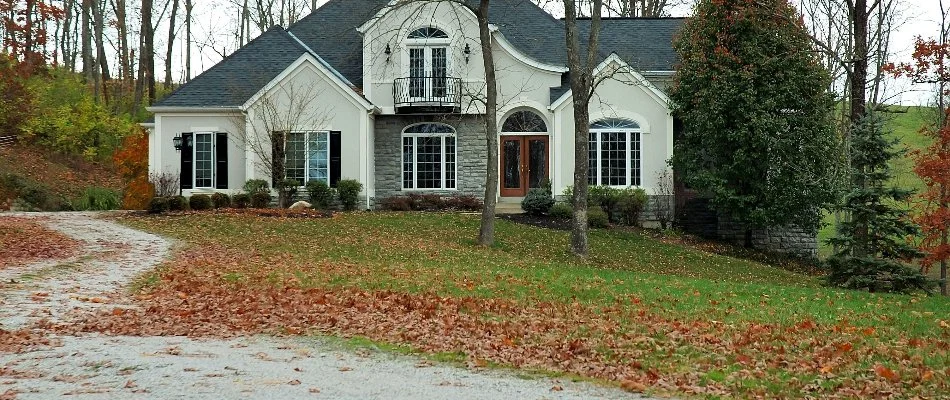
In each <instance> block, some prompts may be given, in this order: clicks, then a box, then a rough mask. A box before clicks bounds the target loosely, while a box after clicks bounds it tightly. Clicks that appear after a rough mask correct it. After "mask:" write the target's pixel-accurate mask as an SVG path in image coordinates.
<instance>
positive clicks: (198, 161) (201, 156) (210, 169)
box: [194, 132, 214, 188]
mask: <svg viewBox="0 0 950 400" xmlns="http://www.w3.org/2000/svg"><path fill="white" fill-rule="evenodd" d="M194 151H195V158H194V160H195V186H194V187H195V188H211V187H213V185H214V134H213V133H211V132H197V133H195V147H194Z"/></svg>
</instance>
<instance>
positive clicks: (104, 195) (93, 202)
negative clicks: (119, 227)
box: [73, 187, 122, 211]
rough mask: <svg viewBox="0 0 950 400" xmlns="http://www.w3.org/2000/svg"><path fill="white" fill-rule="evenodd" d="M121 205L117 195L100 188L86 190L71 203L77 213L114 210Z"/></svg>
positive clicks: (109, 190) (110, 190)
mask: <svg viewBox="0 0 950 400" xmlns="http://www.w3.org/2000/svg"><path fill="white" fill-rule="evenodd" d="M121 205H122V201H121V200H120V199H119V194H118V193H116V192H115V191H114V190H112V189H106V188H100V187H90V188H86V190H85V191H83V193H82V195H81V196H79V197H78V198H77V199H76V201H74V202H73V208H74V209H75V210H77V211H104V210H116V209H118V208H119V206H121Z"/></svg>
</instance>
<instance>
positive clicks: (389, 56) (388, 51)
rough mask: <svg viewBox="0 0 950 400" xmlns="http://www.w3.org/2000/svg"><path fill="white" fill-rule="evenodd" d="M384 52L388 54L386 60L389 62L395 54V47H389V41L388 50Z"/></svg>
mask: <svg viewBox="0 0 950 400" xmlns="http://www.w3.org/2000/svg"><path fill="white" fill-rule="evenodd" d="M383 54H385V55H386V62H389V59H390V58H391V57H392V55H393V49H392V48H390V47H389V43H386V50H384V51H383Z"/></svg>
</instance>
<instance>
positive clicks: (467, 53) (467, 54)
mask: <svg viewBox="0 0 950 400" xmlns="http://www.w3.org/2000/svg"><path fill="white" fill-rule="evenodd" d="M462 53H465V63H466V64H468V58H469V57H471V56H472V48H471V47H469V46H468V43H465V50H462Z"/></svg>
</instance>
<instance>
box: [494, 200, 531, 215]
mask: <svg viewBox="0 0 950 400" xmlns="http://www.w3.org/2000/svg"><path fill="white" fill-rule="evenodd" d="M521 213H524V210H522V209H521V204H520V203H501V202H499V203H498V204H496V205H495V214H521Z"/></svg>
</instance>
